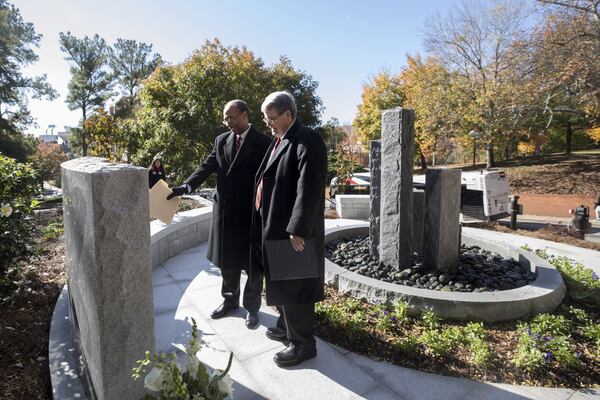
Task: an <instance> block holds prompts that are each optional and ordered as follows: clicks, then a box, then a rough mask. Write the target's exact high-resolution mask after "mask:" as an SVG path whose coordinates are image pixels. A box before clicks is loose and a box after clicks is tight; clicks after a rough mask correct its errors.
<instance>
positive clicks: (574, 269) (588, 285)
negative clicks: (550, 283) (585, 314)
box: [535, 250, 600, 307]
mask: <svg viewBox="0 0 600 400" xmlns="http://www.w3.org/2000/svg"><path fill="white" fill-rule="evenodd" d="M535 253H536V254H537V255H538V256H540V257H542V258H544V259H546V260H547V261H548V262H549V263H550V264H551V265H552V266H554V268H556V269H557V270H558V271H559V272H560V274H561V275H562V277H563V279H564V281H565V284H566V285H567V292H568V295H569V297H570V298H571V299H573V300H574V301H576V302H578V303H580V304H584V305H587V306H590V307H599V306H600V276H598V274H596V273H595V272H594V271H592V270H591V269H589V268H586V267H584V266H583V265H582V264H581V263H577V262H575V261H573V260H571V259H569V258H567V257H562V256H561V257H555V256H553V255H549V254H548V252H547V251H545V250H536V251H535Z"/></svg>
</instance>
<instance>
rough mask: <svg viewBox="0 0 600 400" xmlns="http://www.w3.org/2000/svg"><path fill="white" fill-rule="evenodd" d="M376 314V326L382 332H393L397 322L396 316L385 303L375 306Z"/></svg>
mask: <svg viewBox="0 0 600 400" xmlns="http://www.w3.org/2000/svg"><path fill="white" fill-rule="evenodd" d="M373 312H374V314H375V315H374V316H375V318H376V319H377V323H376V325H375V328H376V329H377V331H380V332H391V331H392V329H393V328H394V326H395V323H396V317H394V314H393V313H391V312H390V311H389V310H388V309H387V307H386V306H385V304H377V305H376V306H375V307H373Z"/></svg>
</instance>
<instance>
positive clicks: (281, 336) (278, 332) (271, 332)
mask: <svg viewBox="0 0 600 400" xmlns="http://www.w3.org/2000/svg"><path fill="white" fill-rule="evenodd" d="M265 335H267V337H268V338H269V339H271V340H277V341H278V342H284V341H286V340H288V338H287V332H286V331H285V329H281V328H279V327H277V326H273V327H271V328H267V331H266V332H265Z"/></svg>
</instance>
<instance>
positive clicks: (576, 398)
mask: <svg viewBox="0 0 600 400" xmlns="http://www.w3.org/2000/svg"><path fill="white" fill-rule="evenodd" d="M598 399H600V389H579V390H578V391H576V392H575V393H574V394H573V396H571V397H569V400H598ZM544 400H546V399H544Z"/></svg>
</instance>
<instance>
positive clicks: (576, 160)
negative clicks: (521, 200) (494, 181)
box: [498, 154, 600, 196]
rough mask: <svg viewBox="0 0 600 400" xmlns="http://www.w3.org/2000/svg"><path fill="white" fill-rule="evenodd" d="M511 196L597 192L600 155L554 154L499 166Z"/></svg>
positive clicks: (594, 194) (592, 193) (588, 193)
mask: <svg viewBox="0 0 600 400" xmlns="http://www.w3.org/2000/svg"><path fill="white" fill-rule="evenodd" d="M498 167H499V168H501V169H503V170H504V171H506V172H507V175H508V182H509V184H510V189H511V192H512V193H537V194H579V195H588V196H596V195H597V193H598V192H599V191H600V154H571V155H564V154H553V155H545V156H539V157H530V158H520V159H516V160H512V161H507V162H499V163H498Z"/></svg>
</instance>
